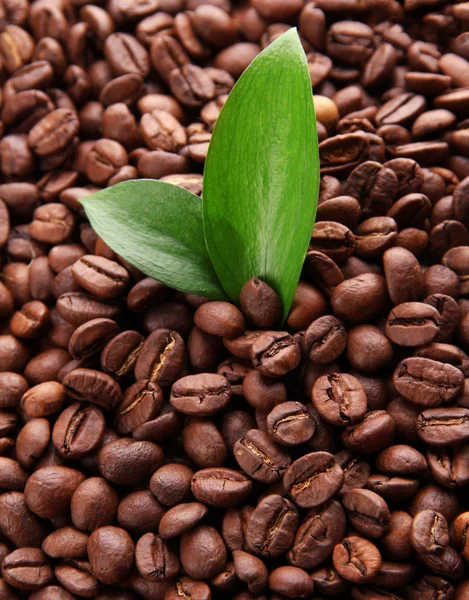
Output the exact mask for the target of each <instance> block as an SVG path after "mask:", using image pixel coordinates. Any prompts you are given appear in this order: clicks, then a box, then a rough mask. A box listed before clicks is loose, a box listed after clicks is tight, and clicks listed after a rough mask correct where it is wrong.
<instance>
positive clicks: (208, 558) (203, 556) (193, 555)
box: [180, 525, 226, 579]
mask: <svg viewBox="0 0 469 600" xmlns="http://www.w3.org/2000/svg"><path fill="white" fill-rule="evenodd" d="M180 558H181V564H182V567H183V569H184V570H185V571H186V573H187V574H188V575H189V576H190V577H193V578H194V579H207V578H210V577H214V576H215V575H217V574H218V573H219V572H220V571H221V570H222V568H223V567H224V565H225V562H226V548H225V544H224V543H223V540H222V538H221V536H220V534H219V533H218V532H217V530H216V529H215V528H214V527H210V526H208V525H199V526H198V527H196V528H195V529H192V530H191V531H188V532H187V533H184V534H183V536H182V537H181V545H180Z"/></svg>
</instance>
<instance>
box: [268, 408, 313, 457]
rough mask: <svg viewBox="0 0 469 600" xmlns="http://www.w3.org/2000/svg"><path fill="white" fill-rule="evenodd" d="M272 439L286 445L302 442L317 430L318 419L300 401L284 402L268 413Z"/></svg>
mask: <svg viewBox="0 0 469 600" xmlns="http://www.w3.org/2000/svg"><path fill="white" fill-rule="evenodd" d="M267 427H268V431H269V434H270V435H271V436H272V439H273V440H274V441H275V442H277V443H279V444H283V445H285V446H295V445H297V444H302V443H303V442H306V441H307V440H309V439H310V438H311V436H312V435H313V434H314V432H315V431H316V421H315V420H314V418H313V417H312V416H311V415H310V413H309V412H308V410H307V408H306V406H304V404H301V403H300V402H284V403H282V404H279V405H278V406H276V407H275V408H274V409H273V410H272V411H271V412H270V413H269V414H268V415H267Z"/></svg>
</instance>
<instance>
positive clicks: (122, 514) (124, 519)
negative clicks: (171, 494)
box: [117, 490, 165, 535]
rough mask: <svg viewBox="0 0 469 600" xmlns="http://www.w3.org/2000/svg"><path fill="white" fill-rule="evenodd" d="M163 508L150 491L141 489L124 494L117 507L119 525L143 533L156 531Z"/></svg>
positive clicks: (136, 532) (133, 531)
mask: <svg viewBox="0 0 469 600" xmlns="http://www.w3.org/2000/svg"><path fill="white" fill-rule="evenodd" d="M164 513H165V508H164V507H163V506H162V505H161V504H160V503H159V502H158V500H156V498H154V497H153V496H152V494H151V492H150V491H148V490H141V491H139V492H132V493H130V494H128V495H127V496H125V497H124V498H123V499H122V500H121V502H120V503H119V507H118V509H117V520H118V522H119V525H120V526H121V527H123V528H124V529H126V530H127V531H129V532H132V533H135V534H139V535H140V534H143V533H147V532H150V531H158V525H159V523H160V521H161V518H162V516H163V515H164Z"/></svg>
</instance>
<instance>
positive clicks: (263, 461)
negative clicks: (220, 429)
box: [233, 429, 291, 483]
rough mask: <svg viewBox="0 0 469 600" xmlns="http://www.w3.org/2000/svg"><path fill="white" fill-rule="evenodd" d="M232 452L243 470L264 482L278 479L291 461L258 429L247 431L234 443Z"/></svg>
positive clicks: (281, 449)
mask: <svg viewBox="0 0 469 600" xmlns="http://www.w3.org/2000/svg"><path fill="white" fill-rule="evenodd" d="M233 452H234V457H235V459H236V462H237V463H238V464H239V466H240V467H241V468H242V469H243V471H245V472H246V473H247V474H248V475H249V476H250V477H252V478H253V479H255V480H256V481H262V482H264V483H275V482H277V481H279V480H280V479H281V478H282V475H283V474H284V472H285V470H286V469H287V468H288V466H289V465H290V462H291V460H290V457H289V455H288V454H287V453H286V452H285V451H284V449H283V448H281V447H280V446H278V445H277V444H275V443H274V442H272V441H271V440H270V437H269V436H268V435H267V434H266V433H264V432H263V431H260V430H259V429H251V430H250V431H248V432H247V433H246V435H245V436H244V437H242V438H241V439H239V440H238V441H237V442H236V443H235V445H234V448H233Z"/></svg>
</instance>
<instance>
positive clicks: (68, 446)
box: [64, 406, 91, 454]
mask: <svg viewBox="0 0 469 600" xmlns="http://www.w3.org/2000/svg"><path fill="white" fill-rule="evenodd" d="M90 410H91V409H90V407H89V406H80V407H79V408H78V409H77V411H76V412H75V414H74V415H73V417H72V418H71V420H70V423H69V425H68V428H67V432H66V434H65V438H64V448H65V453H66V454H69V453H70V452H72V451H73V450H72V444H73V442H74V441H75V439H76V437H77V435H78V434H79V432H80V429H81V426H82V424H83V422H84V421H85V419H86V414H87V413H88V412H90Z"/></svg>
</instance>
